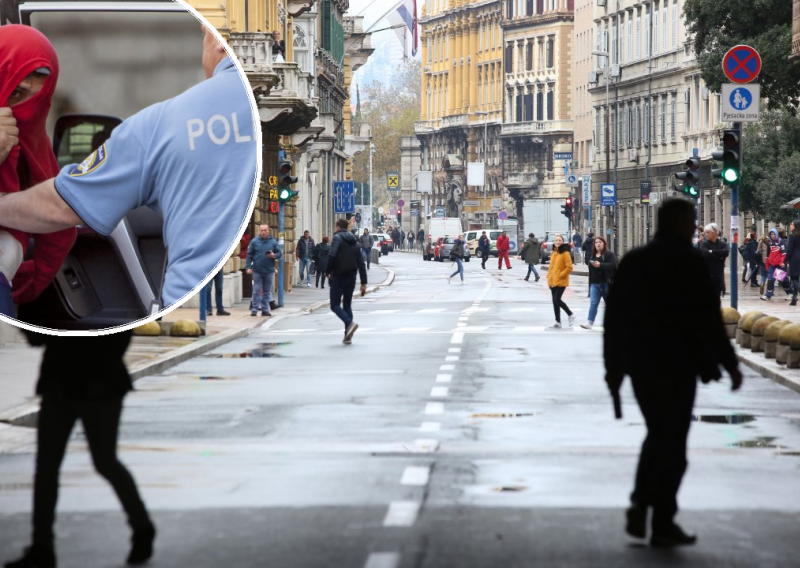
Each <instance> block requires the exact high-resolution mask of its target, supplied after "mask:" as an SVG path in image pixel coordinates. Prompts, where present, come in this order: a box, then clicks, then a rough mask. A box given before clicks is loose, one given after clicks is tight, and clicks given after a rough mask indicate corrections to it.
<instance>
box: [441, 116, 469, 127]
mask: <svg viewBox="0 0 800 568" xmlns="http://www.w3.org/2000/svg"><path fill="white" fill-rule="evenodd" d="M467 126H469V115H468V114H453V115H451V116H445V117H444V118H442V128H466V127H467Z"/></svg>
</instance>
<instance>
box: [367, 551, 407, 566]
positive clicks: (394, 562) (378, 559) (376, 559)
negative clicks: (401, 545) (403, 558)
mask: <svg viewBox="0 0 800 568" xmlns="http://www.w3.org/2000/svg"><path fill="white" fill-rule="evenodd" d="M398 566H400V553H399V552H372V553H370V555H369V556H368V557H367V563H366V564H364V568H397V567H398Z"/></svg>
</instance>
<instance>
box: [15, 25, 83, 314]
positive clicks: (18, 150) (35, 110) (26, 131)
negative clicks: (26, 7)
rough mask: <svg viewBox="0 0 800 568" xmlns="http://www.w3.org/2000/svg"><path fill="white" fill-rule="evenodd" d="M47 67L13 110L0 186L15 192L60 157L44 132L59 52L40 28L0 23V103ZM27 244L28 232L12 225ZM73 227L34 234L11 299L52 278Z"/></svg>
mask: <svg viewBox="0 0 800 568" xmlns="http://www.w3.org/2000/svg"><path fill="white" fill-rule="evenodd" d="M42 67H46V68H47V69H49V70H50V75H48V77H47V79H46V81H45V83H44V86H43V87H42V90H41V91H39V92H38V93H37V94H36V95H34V96H33V97H32V98H30V99H28V100H27V101H24V102H22V103H19V104H18V105H15V106H14V107H13V108H12V109H11V110H12V112H13V114H14V118H15V119H16V120H17V127H18V128H19V146H15V147H14V148H13V149H12V150H11V153H10V154H9V155H8V157H7V158H6V159H5V161H4V162H3V163H2V164H0V191H1V192H3V193H16V192H18V191H22V190H25V189H28V188H30V187H33V186H34V185H36V184H38V183H40V182H43V181H45V180H48V179H50V178H52V177H55V176H56V174H58V169H59V168H58V162H56V157H55V155H54V154H53V149H52V144H51V143H50V139H49V138H48V136H47V131H46V128H45V122H46V120H47V113H48V112H49V110H50V104H51V101H52V98H53V92H54V91H55V88H56V82H57V81H58V58H57V57H56V52H55V50H54V49H53V46H52V45H51V44H50V42H49V41H48V39H47V38H46V37H45V36H44V35H43V34H42V33H41V32H39V31H37V30H35V29H33V28H31V27H28V26H20V25H7V26H2V27H0V106H6V104H7V101H8V98H9V97H10V96H11V93H12V92H13V91H14V89H16V88H17V85H19V84H20V82H21V81H22V80H23V79H24V78H25V77H27V76H28V75H30V74H31V73H32V72H33V71H35V70H36V69H39V68H42ZM0 229H3V230H6V231H8V232H9V233H11V234H12V235H13V236H14V237H15V238H16V239H17V240H18V241H19V243H20V244H21V245H22V250H23V252H25V251H26V250H27V249H28V240H29V235H28V234H27V233H25V232H22V231H15V230H11V229H5V228H3V227H0ZM75 234H76V233H75V229H74V228H70V229H66V230H63V231H58V232H56V233H50V234H47V235H35V236H34V245H35V246H34V252H33V259H32V260H27V261H25V262H23V263H22V266H20V268H19V271H18V272H17V275H16V276H15V277H14V281H13V284H12V285H13V289H14V301H15V302H16V303H18V304H20V303H24V302H30V301H32V300H34V299H36V297H37V296H39V294H41V293H42V291H43V290H44V289H45V288H46V287H47V286H48V285H49V284H50V282H52V281H53V278H55V275H56V274H57V273H58V270H59V269H60V268H61V263H62V262H63V261H64V258H65V257H66V256H67V254H68V253H69V251H70V249H71V248H72V245H73V244H74V243H75Z"/></svg>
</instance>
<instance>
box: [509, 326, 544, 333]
mask: <svg viewBox="0 0 800 568" xmlns="http://www.w3.org/2000/svg"><path fill="white" fill-rule="evenodd" d="M544 330H545V328H544V326H532V327H526V326H518V327H515V328H514V333H527V332H531V331H544Z"/></svg>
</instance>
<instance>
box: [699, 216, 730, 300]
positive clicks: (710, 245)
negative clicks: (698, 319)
mask: <svg viewBox="0 0 800 568" xmlns="http://www.w3.org/2000/svg"><path fill="white" fill-rule="evenodd" d="M703 232H704V234H705V240H703V241H702V242H701V243H699V244H698V247H697V250H699V251H700V254H701V255H702V256H703V258H705V259H706V263H707V264H708V270H709V272H710V274H711V281H712V282H713V284H714V289H715V290H716V291H717V296H724V295H725V288H726V287H725V259H726V258H728V254H729V253H730V251H729V250H728V247H727V246H726V245H724V244H723V243H722V242H721V241H720V239H719V228H718V227H717V225H716V224H715V223H710V224H708V225H706V226H705V228H704V229H703Z"/></svg>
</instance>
